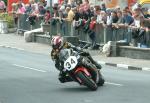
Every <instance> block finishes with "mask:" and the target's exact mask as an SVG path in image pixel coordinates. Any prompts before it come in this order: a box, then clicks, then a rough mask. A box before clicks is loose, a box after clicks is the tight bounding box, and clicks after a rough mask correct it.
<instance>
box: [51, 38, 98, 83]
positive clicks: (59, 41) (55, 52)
mask: <svg viewBox="0 0 150 103" xmlns="http://www.w3.org/2000/svg"><path fill="white" fill-rule="evenodd" d="M51 45H52V51H51V58H52V60H53V61H55V67H56V68H57V69H58V70H59V71H60V74H59V78H58V79H59V81H60V82H61V83H64V82H69V81H73V80H72V79H71V78H70V77H69V76H67V75H66V73H65V72H63V71H62V70H63V66H62V65H61V63H60V60H59V52H60V50H61V49H65V48H72V49H73V50H75V51H78V52H83V53H82V55H83V56H86V57H88V58H89V59H90V61H91V62H92V63H93V64H94V65H95V66H96V68H97V69H99V70H100V69H101V65H100V64H98V63H97V62H96V61H94V60H93V58H92V57H91V55H90V54H89V53H88V52H85V51H83V50H81V48H79V47H75V46H74V45H72V44H71V43H69V42H64V41H63V38H62V37H61V36H54V37H53V39H52V40H51ZM85 65H86V64H85ZM88 66H89V65H86V67H88ZM89 68H90V67H89Z"/></svg>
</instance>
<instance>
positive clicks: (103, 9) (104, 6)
mask: <svg viewBox="0 0 150 103" xmlns="http://www.w3.org/2000/svg"><path fill="white" fill-rule="evenodd" d="M101 10H102V11H105V12H106V5H105V3H103V4H102V5H101Z"/></svg>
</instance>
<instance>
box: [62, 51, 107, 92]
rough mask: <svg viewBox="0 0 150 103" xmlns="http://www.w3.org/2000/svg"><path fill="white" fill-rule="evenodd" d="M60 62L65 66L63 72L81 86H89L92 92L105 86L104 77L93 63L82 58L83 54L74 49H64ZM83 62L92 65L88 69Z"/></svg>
mask: <svg viewBox="0 0 150 103" xmlns="http://www.w3.org/2000/svg"><path fill="white" fill-rule="evenodd" d="M59 60H60V61H61V62H62V65H63V67H64V68H63V72H66V74H67V75H68V76H69V77H70V78H71V79H72V80H73V81H75V82H78V83H79V84H80V85H84V86H87V87H88V88H89V89H91V90H93V91H94V90H97V88H98V86H102V85H103V84H104V79H103V76H102V75H101V73H100V71H99V70H98V69H96V66H95V65H94V64H92V63H91V61H90V60H89V59H88V58H87V57H84V56H82V52H80V53H79V52H77V51H74V50H73V49H62V50H61V51H60V54H59ZM83 62H84V63H86V64H89V65H90V68H87V67H85V66H84V65H83Z"/></svg>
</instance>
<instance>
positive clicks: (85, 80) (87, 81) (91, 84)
mask: <svg viewBox="0 0 150 103" xmlns="http://www.w3.org/2000/svg"><path fill="white" fill-rule="evenodd" d="M76 76H77V77H78V78H79V79H80V80H81V81H82V83H83V84H84V85H85V86H87V87H88V88H90V89H91V90H93V91H95V90H97V88H98V86H97V84H96V83H95V82H94V81H93V80H92V79H91V78H89V77H88V76H86V74H84V73H82V72H81V71H79V72H78V73H77V74H76Z"/></svg>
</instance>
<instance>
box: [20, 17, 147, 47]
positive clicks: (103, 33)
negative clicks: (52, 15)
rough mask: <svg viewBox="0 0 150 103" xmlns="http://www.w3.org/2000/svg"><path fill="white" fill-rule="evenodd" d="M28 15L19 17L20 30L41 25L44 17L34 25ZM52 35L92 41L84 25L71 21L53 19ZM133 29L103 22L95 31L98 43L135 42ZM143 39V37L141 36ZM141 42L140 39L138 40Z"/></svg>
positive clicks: (97, 25)
mask: <svg viewBox="0 0 150 103" xmlns="http://www.w3.org/2000/svg"><path fill="white" fill-rule="evenodd" d="M27 18H28V15H27V14H24V15H20V16H19V19H18V30H23V31H28V30H31V27H32V29H36V28H40V27H41V25H40V24H41V22H42V19H37V21H36V22H35V24H34V25H32V26H31V25H30V23H29V21H27ZM48 28H49V29H50V34H51V35H57V34H61V35H62V36H77V37H79V40H81V41H84V42H88V43H90V42H91V40H90V38H89V34H88V33H86V32H84V31H83V27H80V28H78V29H75V28H74V27H73V26H72V23H71V22H68V21H63V22H60V21H59V20H54V19H51V21H50V26H49V27H48ZM131 31H132V29H131V28H112V27H111V26H107V27H104V26H103V25H102V24H96V27H95V32H96V43H97V44H105V43H107V42H108V41H119V40H123V41H125V42H129V43H131V44H134V43H133V42H134V41H135V40H133V38H132V32H131ZM145 36H146V37H145V38H144V39H145V43H146V44H145V45H146V46H148V47H150V31H148V32H146V34H145ZM140 39H143V38H140ZM136 42H137V43H138V42H139V43H140V40H137V41H136Z"/></svg>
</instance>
